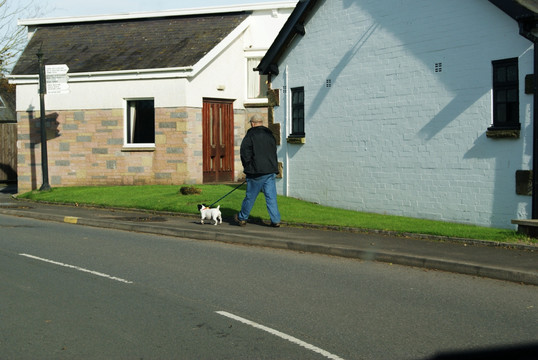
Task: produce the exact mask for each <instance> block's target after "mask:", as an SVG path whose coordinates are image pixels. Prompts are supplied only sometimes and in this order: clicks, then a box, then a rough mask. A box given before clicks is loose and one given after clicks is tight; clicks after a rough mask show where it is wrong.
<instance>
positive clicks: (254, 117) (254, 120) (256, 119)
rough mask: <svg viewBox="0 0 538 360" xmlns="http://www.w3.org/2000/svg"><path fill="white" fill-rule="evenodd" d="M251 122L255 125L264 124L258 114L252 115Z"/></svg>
mask: <svg viewBox="0 0 538 360" xmlns="http://www.w3.org/2000/svg"><path fill="white" fill-rule="evenodd" d="M250 122H251V123H253V124H259V123H263V118H262V117H261V116H260V115H258V114H256V115H252V117H251V118H250Z"/></svg>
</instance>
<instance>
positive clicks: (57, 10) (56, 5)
mask: <svg viewBox="0 0 538 360" xmlns="http://www.w3.org/2000/svg"><path fill="white" fill-rule="evenodd" d="M41 1H42V0H40V3H41ZM275 1H283V0H149V1H148V0H45V1H43V3H44V4H46V5H45V6H44V7H43V8H42V14H40V16H39V17H40V18H50V17H66V16H86V15H105V14H107V15H108V14H120V13H128V12H147V11H150V12H151V11H161V10H178V9H188V8H198V7H207V6H227V5H240V4H257V3H267V2H275Z"/></svg>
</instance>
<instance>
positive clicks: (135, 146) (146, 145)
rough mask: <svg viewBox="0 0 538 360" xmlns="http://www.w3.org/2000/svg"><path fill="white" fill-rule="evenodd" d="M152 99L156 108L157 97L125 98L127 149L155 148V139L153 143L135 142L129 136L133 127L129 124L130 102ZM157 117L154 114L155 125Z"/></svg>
mask: <svg viewBox="0 0 538 360" xmlns="http://www.w3.org/2000/svg"><path fill="white" fill-rule="evenodd" d="M144 100H151V101H153V108H154V110H155V98H152V97H143V98H125V99H123V103H124V106H123V147H124V149H126V150H154V149H155V139H154V141H153V142H152V143H133V142H130V141H129V138H130V137H131V136H132V135H130V134H128V130H129V129H130V128H132V126H129V120H130V114H129V112H130V109H129V103H130V102H132V101H144ZM156 122H157V121H156V119H155V115H154V126H155V125H156Z"/></svg>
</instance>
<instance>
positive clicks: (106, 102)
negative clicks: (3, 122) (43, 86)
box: [17, 79, 187, 111]
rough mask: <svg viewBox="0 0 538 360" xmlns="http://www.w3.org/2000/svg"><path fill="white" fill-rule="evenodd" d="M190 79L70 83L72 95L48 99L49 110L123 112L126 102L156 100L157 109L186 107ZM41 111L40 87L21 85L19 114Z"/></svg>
mask: <svg viewBox="0 0 538 360" xmlns="http://www.w3.org/2000/svg"><path fill="white" fill-rule="evenodd" d="M186 85H187V80H186V79H158V80H156V79H153V80H138V81H99V82H69V93H68V94H53V95H49V94H47V95H45V109H46V110H47V111H48V110H82V109H84V110H96V109H117V108H123V107H124V103H123V99H125V98H142V97H153V98H155V106H156V107H175V106H182V105H183V104H185V101H186ZM30 107H33V108H34V109H35V110H39V94H38V85H37V84H19V85H17V111H27V110H28V109H29V108H30Z"/></svg>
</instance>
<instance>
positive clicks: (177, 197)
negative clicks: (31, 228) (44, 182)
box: [19, 185, 538, 244]
mask: <svg viewBox="0 0 538 360" xmlns="http://www.w3.org/2000/svg"><path fill="white" fill-rule="evenodd" d="M236 186H237V185H195V187H196V188H198V189H200V190H201V193H200V194H192V195H183V194H181V192H180V191H179V190H180V188H181V186H178V185H143V186H96V187H87V186H85V187H58V188H53V189H51V190H49V191H31V192H28V193H24V194H20V195H19V198H23V199H28V200H34V201H43V202H56V203H67V204H79V205H93V206H102V207H121V208H136V209H144V210H153V211H168V212H177V213H182V214H197V213H198V209H197V207H196V205H197V204H201V203H204V204H206V205H210V204H212V203H213V202H215V201H216V200H218V199H219V198H221V197H222V196H224V195H226V194H227V193H228V192H230V191H231V190H233V189H234V188H235V187H236ZM244 195H245V186H242V187H240V188H239V189H237V190H236V191H233V192H232V193H231V194H230V195H228V196H226V197H225V198H224V199H222V200H220V201H219V202H218V203H217V204H216V205H220V209H221V211H222V213H223V216H225V217H231V216H233V214H235V213H237V212H238V211H239V210H240V208H241V202H242V200H243V197H244ZM278 204H279V208H280V212H281V214H282V221H283V222H286V223H289V224H313V225H320V226H328V227H336V228H339V227H342V228H357V229H367V230H384V231H393V232H396V233H414V234H425V235H436V236H446V237H457V238H466V239H478V240H489V241H496V242H497V241H498V242H508V243H519V244H537V243H538V242H537V241H536V240H534V239H530V238H528V237H526V236H523V235H521V234H518V233H517V232H515V231H513V230H508V229H497V228H489V227H481V226H473V225H465V224H457V223H450V222H444V221H435V220H424V219H417V218H410V217H403V216H391V215H382V214H373V213H366V212H357V211H351V210H343V209H337V208H332V207H327V206H321V205H318V204H313V203H310V202H306V201H301V200H298V199H294V198H289V197H284V196H279V197H278ZM216 205H215V206H216ZM251 218H253V219H268V214H267V210H266V208H265V202H264V199H263V195H260V196H259V197H258V201H256V204H255V206H254V208H253V210H252V213H251Z"/></svg>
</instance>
